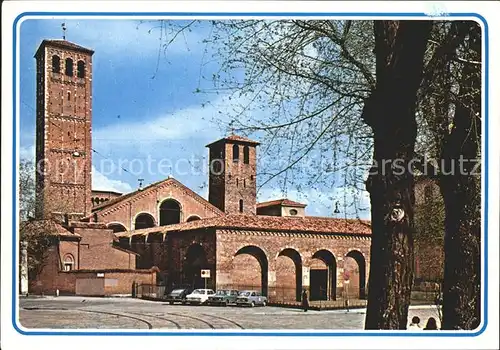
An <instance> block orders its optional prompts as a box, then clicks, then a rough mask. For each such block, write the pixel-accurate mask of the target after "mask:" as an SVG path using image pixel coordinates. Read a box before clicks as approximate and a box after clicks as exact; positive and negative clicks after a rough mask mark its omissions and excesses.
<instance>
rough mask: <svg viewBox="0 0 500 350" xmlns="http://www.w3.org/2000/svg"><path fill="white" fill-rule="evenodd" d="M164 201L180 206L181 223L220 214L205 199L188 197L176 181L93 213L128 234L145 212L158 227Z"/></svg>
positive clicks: (98, 220)
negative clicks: (194, 217) (119, 225)
mask: <svg viewBox="0 0 500 350" xmlns="http://www.w3.org/2000/svg"><path fill="white" fill-rule="evenodd" d="M166 199H173V200H175V201H177V202H178V203H180V206H181V217H180V221H181V222H185V221H186V220H187V219H188V218H189V217H190V216H192V215H196V216H198V217H200V218H209V217H215V216H219V215H221V214H222V213H220V212H219V211H217V210H216V209H214V208H213V207H212V206H210V205H208V203H207V202H206V201H205V200H204V199H200V198H194V197H193V196H191V195H190V194H188V193H187V191H186V190H185V189H184V188H183V186H182V185H179V184H177V183H176V182H175V181H169V180H166V181H165V182H163V183H161V184H159V185H158V186H154V187H153V188H151V189H145V190H144V191H142V192H139V193H137V194H136V195H134V196H131V197H130V198H128V199H125V200H123V201H120V202H119V203H116V204H112V205H110V206H109V207H106V208H104V209H102V210H100V211H98V212H97V213H96V215H97V222H102V223H106V224H108V223H118V224H121V225H123V226H124V227H125V228H126V229H127V231H129V230H131V229H134V228H135V227H134V223H135V218H136V216H137V215H138V214H140V213H147V214H150V215H151V216H152V217H153V218H154V222H155V225H158V223H159V219H160V205H161V203H162V202H163V201H164V200H166Z"/></svg>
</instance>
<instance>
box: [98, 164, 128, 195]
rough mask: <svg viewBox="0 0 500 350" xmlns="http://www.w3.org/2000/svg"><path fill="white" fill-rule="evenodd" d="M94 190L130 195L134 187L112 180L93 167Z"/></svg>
mask: <svg viewBox="0 0 500 350" xmlns="http://www.w3.org/2000/svg"><path fill="white" fill-rule="evenodd" d="M92 189H93V190H101V191H115V192H121V193H128V192H131V191H132V187H131V186H130V185H129V184H128V183H126V182H123V181H120V180H112V179H110V178H108V177H106V176H105V175H103V174H102V173H100V172H99V171H97V169H96V168H95V167H92Z"/></svg>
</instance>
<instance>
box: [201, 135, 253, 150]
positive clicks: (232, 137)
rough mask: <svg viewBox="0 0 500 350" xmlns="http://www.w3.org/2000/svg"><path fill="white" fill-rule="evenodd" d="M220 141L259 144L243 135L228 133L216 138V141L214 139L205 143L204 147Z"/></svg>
mask: <svg viewBox="0 0 500 350" xmlns="http://www.w3.org/2000/svg"><path fill="white" fill-rule="evenodd" d="M221 141H235V142H242V143H248V144H252V145H260V143H259V142H257V141H254V140H250V139H249V138H247V137H244V136H239V135H234V134H232V135H229V136H227V137H224V138H222V139H220V140H217V141H214V142H212V143H209V144H208V145H206V147H210V146H212V145H214V144H216V143H218V142H221Z"/></svg>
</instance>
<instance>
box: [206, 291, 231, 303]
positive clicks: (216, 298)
mask: <svg viewBox="0 0 500 350" xmlns="http://www.w3.org/2000/svg"><path fill="white" fill-rule="evenodd" d="M238 294H239V292H238V291H237V290H234V289H219V290H218V291H217V292H215V294H214V295H210V296H209V297H208V300H207V304H208V305H224V306H227V305H229V304H234V303H236V298H238Z"/></svg>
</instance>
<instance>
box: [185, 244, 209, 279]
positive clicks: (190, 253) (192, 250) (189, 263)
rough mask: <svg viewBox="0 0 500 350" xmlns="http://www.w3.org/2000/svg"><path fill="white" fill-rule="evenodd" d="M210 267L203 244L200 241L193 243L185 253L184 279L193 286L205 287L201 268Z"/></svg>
mask: <svg viewBox="0 0 500 350" xmlns="http://www.w3.org/2000/svg"><path fill="white" fill-rule="evenodd" d="M209 268H210V267H209V265H208V260H207V254H206V252H205V249H204V248H203V246H202V245H201V244H199V243H193V244H191V245H190V246H189V247H188V249H187V250H186V254H185V255H184V264H183V269H182V271H183V281H184V282H185V283H187V284H189V285H191V287H192V288H205V281H204V280H203V278H202V277H201V270H202V269H209ZM211 275H212V274H211Z"/></svg>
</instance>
